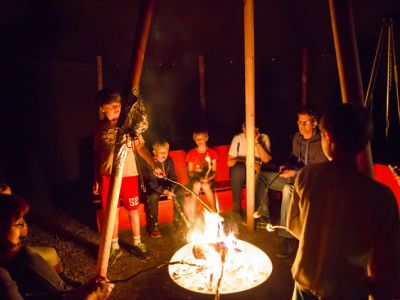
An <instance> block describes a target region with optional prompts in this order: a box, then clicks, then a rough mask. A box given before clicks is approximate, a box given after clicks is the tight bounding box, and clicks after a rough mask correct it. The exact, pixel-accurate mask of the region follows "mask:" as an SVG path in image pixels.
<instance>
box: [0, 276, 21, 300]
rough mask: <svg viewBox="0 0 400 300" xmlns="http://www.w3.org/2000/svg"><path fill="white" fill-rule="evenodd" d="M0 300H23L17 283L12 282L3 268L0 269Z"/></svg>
mask: <svg viewBox="0 0 400 300" xmlns="http://www.w3.org/2000/svg"><path fill="white" fill-rule="evenodd" d="M0 299H4V300H23V298H22V295H21V294H20V293H19V291H18V286H17V283H16V282H15V281H14V280H12V278H11V276H10V274H9V273H8V272H7V271H6V270H5V269H3V268H0Z"/></svg>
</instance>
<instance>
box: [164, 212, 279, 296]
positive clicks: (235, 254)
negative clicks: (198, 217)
mask: <svg viewBox="0 0 400 300" xmlns="http://www.w3.org/2000/svg"><path fill="white" fill-rule="evenodd" d="M204 218H205V219H204V224H206V225H204V224H203V227H204V228H202V230H197V231H195V232H193V233H192V234H191V238H190V240H191V242H190V243H189V244H187V245H185V246H183V247H182V248H180V249H179V250H178V251H177V252H176V253H175V254H174V256H173V257H172V258H171V262H175V261H184V262H186V263H189V264H191V265H188V264H172V265H170V266H169V274H170V276H171V278H172V279H173V280H174V281H175V282H176V283H177V284H178V285H180V286H182V287H184V288H186V289H188V290H191V291H194V292H199V293H204V294H216V293H217V290H218V292H219V294H228V293H235V292H240V291H244V290H247V289H250V288H253V287H255V286H257V285H259V284H261V283H263V282H264V281H265V280H267V278H268V277H269V275H270V274H271V272H272V264H271V260H270V259H269V257H268V256H267V255H266V254H265V253H264V252H263V251H261V250H260V249H259V248H257V247H256V246H254V245H252V244H250V243H247V242H245V241H242V240H237V239H235V237H234V236H233V234H232V233H230V234H228V235H225V233H224V231H223V226H222V218H221V217H220V216H219V215H218V214H215V213H208V212H206V213H205V215H204Z"/></svg>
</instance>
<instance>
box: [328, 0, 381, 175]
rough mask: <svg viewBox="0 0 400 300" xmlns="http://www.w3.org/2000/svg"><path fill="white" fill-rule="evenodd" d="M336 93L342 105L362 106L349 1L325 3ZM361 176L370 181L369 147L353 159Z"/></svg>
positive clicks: (356, 51) (358, 64)
mask: <svg viewBox="0 0 400 300" xmlns="http://www.w3.org/2000/svg"><path fill="white" fill-rule="evenodd" d="M329 9H330V14H331V22H332V31H333V39H334V43H335V51H336V61H337V66H338V72H339V80H340V89H341V93H342V101H343V102H344V103H348V102H351V103H357V104H360V105H363V103H364V93H363V87H362V80H361V72H360V63H359V58H358V50H357V41H356V33H355V28H354V20H353V13H352V5H351V0H329ZM357 162H358V168H359V170H360V171H361V172H363V173H365V174H367V175H369V176H371V177H373V167H372V154H371V147H370V145H368V146H367V148H366V149H365V150H364V151H363V153H361V154H360V155H359V156H358V157H357Z"/></svg>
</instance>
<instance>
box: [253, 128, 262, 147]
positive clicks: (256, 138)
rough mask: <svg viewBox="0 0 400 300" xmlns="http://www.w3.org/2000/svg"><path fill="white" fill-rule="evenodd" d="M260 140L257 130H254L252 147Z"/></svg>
mask: <svg viewBox="0 0 400 300" xmlns="http://www.w3.org/2000/svg"><path fill="white" fill-rule="evenodd" d="M260 138H261V134H260V132H259V131H258V128H257V129H256V130H255V132H254V145H257V144H259V143H260Z"/></svg>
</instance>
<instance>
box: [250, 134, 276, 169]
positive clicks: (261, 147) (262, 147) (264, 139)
mask: <svg viewBox="0 0 400 300" xmlns="http://www.w3.org/2000/svg"><path fill="white" fill-rule="evenodd" d="M254 145H255V147H256V149H257V151H258V154H259V155H260V159H261V161H262V162H263V163H265V164H266V163H267V162H269V161H270V160H271V159H272V155H271V144H270V141H269V137H268V136H267V135H266V134H260V133H257V135H256V137H255V141H254Z"/></svg>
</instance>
